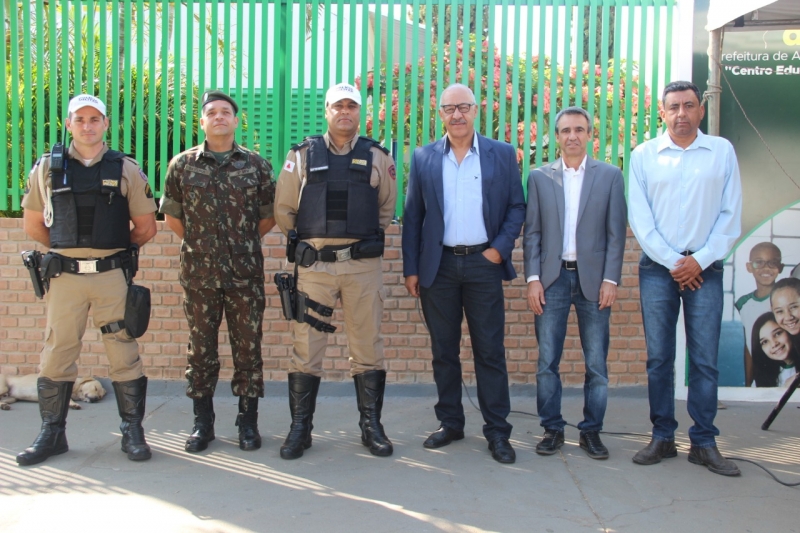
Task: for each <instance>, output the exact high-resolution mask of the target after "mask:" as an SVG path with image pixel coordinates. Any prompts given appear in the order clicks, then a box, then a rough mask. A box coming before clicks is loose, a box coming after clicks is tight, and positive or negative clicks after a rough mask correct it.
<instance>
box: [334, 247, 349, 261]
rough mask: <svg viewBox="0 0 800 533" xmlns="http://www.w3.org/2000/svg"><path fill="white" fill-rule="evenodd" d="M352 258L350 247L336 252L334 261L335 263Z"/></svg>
mask: <svg viewBox="0 0 800 533" xmlns="http://www.w3.org/2000/svg"><path fill="white" fill-rule="evenodd" d="M352 257H353V255H352V253H351V251H350V247H347V248H342V249H341V250H336V260H337V261H347V260H349V259H351V258H352Z"/></svg>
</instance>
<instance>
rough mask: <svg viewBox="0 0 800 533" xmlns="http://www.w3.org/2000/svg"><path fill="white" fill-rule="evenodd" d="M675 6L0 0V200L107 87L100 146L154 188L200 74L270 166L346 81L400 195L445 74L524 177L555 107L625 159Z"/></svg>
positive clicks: (486, 0)
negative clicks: (79, 108)
mask: <svg viewBox="0 0 800 533" xmlns="http://www.w3.org/2000/svg"><path fill="white" fill-rule="evenodd" d="M674 3H675V1H674V0H538V1H537V0H534V1H531V0H527V1H522V0H516V1H514V0H506V1H501V0H448V1H445V0H377V1H376V0H373V1H367V0H334V1H320V0H272V1H266V0H185V1H181V2H176V1H175V0H160V1H144V0H50V1H45V0H23V1H21V2H20V1H18V0H11V2H2V3H0V15H1V16H2V19H3V20H4V21H5V32H6V38H5V39H3V40H2V42H0V54H2V56H3V57H4V58H5V68H4V69H3V70H2V72H0V81H2V83H3V84H4V85H5V87H6V91H4V92H0V109H3V110H5V112H6V117H7V121H6V123H7V127H6V128H3V129H1V130H0V160H2V161H4V162H5V163H6V164H5V165H0V172H1V173H2V176H0V209H2V210H5V211H6V212H8V211H18V210H19V209H20V195H21V187H22V186H23V180H24V177H25V175H26V174H27V171H28V169H30V168H31V166H32V164H33V161H34V159H35V157H37V154H40V153H42V152H43V151H45V150H48V149H49V147H50V145H51V144H52V143H53V142H55V141H56V139H58V138H60V136H61V135H62V133H61V131H60V130H61V128H62V120H63V118H64V115H65V112H66V105H67V102H68V100H69V97H70V96H71V95H73V94H76V93H79V92H89V93H94V94H96V95H98V96H99V97H100V98H102V99H103V100H105V101H106V103H107V105H108V108H109V118H110V120H111V121H112V126H111V128H110V131H109V134H108V142H109V144H110V146H111V147H113V148H116V149H119V150H122V151H124V152H127V153H131V154H133V155H134V156H135V157H136V158H137V159H138V160H139V161H140V162H141V163H142V165H143V167H144V170H145V172H146V173H147V175H148V176H149V179H150V182H151V187H152V188H153V190H154V191H155V192H156V196H160V194H161V181H162V178H163V174H164V172H165V170H166V165H167V163H168V161H169V159H170V158H171V157H172V156H173V155H175V154H176V153H178V152H179V151H181V150H183V149H184V148H186V147H188V146H191V145H194V144H197V143H198V142H200V141H201V140H202V138H203V137H202V131H198V126H197V122H198V120H197V117H198V98H199V95H200V94H202V92H203V91H204V90H205V89H207V88H220V89H222V90H225V91H228V92H230V93H231V94H232V95H233V96H234V97H235V98H236V99H237V101H238V102H239V103H240V107H241V108H242V118H243V120H242V123H243V124H242V128H240V131H239V132H238V133H237V135H238V140H239V142H241V143H243V144H244V145H245V146H248V147H251V148H253V149H256V150H258V151H259V152H260V153H261V154H262V155H264V156H266V157H268V158H270V159H271V160H273V163H275V166H277V167H278V168H280V166H281V164H282V161H283V157H284V154H286V152H287V150H288V149H289V147H290V146H291V145H292V144H293V143H295V142H297V141H298V140H300V139H301V138H302V137H303V136H304V135H310V134H316V133H322V132H324V130H325V126H326V124H325V120H324V115H323V112H324V109H323V95H324V91H325V89H326V88H327V87H328V86H329V85H331V84H334V83H337V82H340V81H349V82H354V83H356V84H357V86H358V87H359V88H360V90H361V93H362V99H363V101H364V103H365V105H364V106H363V113H362V122H361V132H362V134H365V135H370V136H372V137H375V138H377V139H380V140H381V141H383V142H384V143H386V144H387V146H391V147H392V148H393V151H394V153H395V157H396V159H397V161H398V181H399V185H400V190H401V191H402V190H403V189H404V187H403V183H404V180H405V177H406V176H407V172H408V165H407V162H408V160H409V156H410V153H411V152H412V151H413V150H414V148H415V147H417V146H420V145H422V144H425V143H428V142H430V141H431V140H433V139H435V138H436V137H438V136H440V135H441V134H442V132H443V130H442V127H441V121H440V119H439V117H438V114H437V112H436V108H437V105H436V101H437V97H438V95H439V93H440V92H441V90H442V89H443V88H444V87H445V86H447V85H449V84H451V83H455V82H460V83H465V84H467V85H469V86H470V87H472V88H473V90H474V92H475V95H476V98H477V101H478V102H479V103H480V108H479V109H480V111H479V117H478V121H477V122H476V124H477V126H478V128H479V131H481V133H483V134H485V135H487V136H490V137H493V138H497V139H501V140H505V141H507V142H509V143H511V144H512V145H514V147H515V148H516V149H517V153H518V156H519V160H520V167H521V170H522V172H523V176H527V173H528V171H529V170H530V169H531V168H533V167H535V166H538V165H541V164H542V163H544V162H546V161H549V160H552V159H553V158H555V157H556V155H557V154H556V146H555V143H554V142H552V141H551V140H552V139H554V119H555V115H556V112H557V111H558V109H561V108H563V107H566V106H569V105H582V106H583V107H585V108H586V109H587V110H588V111H589V113H590V114H591V115H592V116H594V117H596V118H595V139H594V142H593V144H592V147H591V150H592V153H593V154H594V156H595V157H598V158H600V159H605V160H607V161H610V162H612V163H614V164H618V165H620V166H622V167H623V168H625V167H626V166H627V164H626V163H627V158H628V155H629V153H630V150H631V148H632V147H633V146H635V145H636V144H637V143H639V142H641V141H642V140H644V139H646V138H649V137H651V136H653V135H655V134H656V133H657V127H658V125H657V106H656V103H657V102H656V100H657V98H656V97H655V96H652V97H651V95H655V94H658V91H659V90H660V88H662V87H663V85H664V84H665V82H666V81H667V80H669V79H670V70H671V69H670V66H671V63H672V58H671V40H670V36H671V34H672V21H673V12H674ZM9 6H10V8H9ZM9 9H10V12H8V13H6V12H5V11H6V10H9ZM403 200H404V198H403V195H402V194H401V195H400V197H399V198H398V213H400V212H401V211H402V204H403Z"/></svg>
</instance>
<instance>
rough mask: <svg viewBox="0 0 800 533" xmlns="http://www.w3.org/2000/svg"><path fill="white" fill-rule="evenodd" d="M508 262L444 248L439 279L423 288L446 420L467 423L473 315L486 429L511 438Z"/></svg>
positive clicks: (452, 424) (440, 409)
mask: <svg viewBox="0 0 800 533" xmlns="http://www.w3.org/2000/svg"><path fill="white" fill-rule="evenodd" d="M502 277H503V267H502V265H497V264H494V263H492V262H491V261H489V260H488V259H486V258H485V257H484V256H483V254H480V253H476V254H471V255H464V256H456V255H453V254H452V253H448V252H443V253H442V262H441V263H440V265H439V271H438V272H437V274H436V278H435V279H434V281H433V284H432V285H431V286H430V287H428V288H425V287H421V288H420V300H421V301H422V310H423V311H424V313H425V321H426V323H427V324H428V329H429V330H430V334H431V351H432V352H433V379H434V381H436V390H437V392H438V394H439V401H438V402H437V404H436V406H435V407H434V411H435V412H436V418H437V419H438V420H439V421H440V422H441V424H442V425H443V426H447V427H449V428H451V429H455V430H457V431H463V429H464V422H465V419H464V407H463V405H462V404H461V359H460V358H459V354H460V353H461V322H462V321H463V319H464V316H465V315H466V317H467V326H468V327H469V337H470V341H471V342H472V354H473V357H474V358H475V377H476V378H477V382H478V404H479V405H480V408H481V414H482V415H483V420H484V422H485V424H484V426H483V434H484V436H485V437H486V439H487V440H489V441H491V440H493V439H495V438H497V437H505V438H508V437H509V436H510V435H511V424H509V423H508V421H506V417H507V416H508V413H509V412H510V410H511V401H510V399H509V391H508V371H507V369H506V350H505V347H504V345H503V338H504V336H503V329H504V327H505V309H504V305H503V302H504V297H503V280H502Z"/></svg>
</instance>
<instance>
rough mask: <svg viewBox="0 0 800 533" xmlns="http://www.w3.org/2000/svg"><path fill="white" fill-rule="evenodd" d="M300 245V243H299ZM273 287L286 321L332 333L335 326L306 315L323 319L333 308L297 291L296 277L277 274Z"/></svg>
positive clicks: (330, 313) (329, 314)
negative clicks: (318, 316)
mask: <svg viewBox="0 0 800 533" xmlns="http://www.w3.org/2000/svg"><path fill="white" fill-rule="evenodd" d="M301 244H302V243H301ZM274 281H275V285H276V286H277V287H278V294H279V295H280V297H281V307H282V308H283V317H284V318H285V319H286V320H295V321H297V322H299V323H300V324H303V323H305V324H308V325H309V326H311V327H312V328H314V329H316V330H317V331H322V332H323V333H333V332H334V331H336V326H333V325H331V324H328V323H327V322H323V321H322V320H319V319H318V318H316V317H313V316H311V315H309V314H308V309H311V310H313V311H315V312H316V313H317V314H319V315H320V316H323V317H329V316H331V315H333V308H332V307H328V306H327V305H322V304H321V303H319V302H316V301H314V300H312V299H311V298H309V297H308V294H306V293H305V292H303V291H300V290H298V289H297V284H296V283H295V281H296V277H295V276H293V275H292V274H289V273H288V272H278V273H277V274H275V277H274Z"/></svg>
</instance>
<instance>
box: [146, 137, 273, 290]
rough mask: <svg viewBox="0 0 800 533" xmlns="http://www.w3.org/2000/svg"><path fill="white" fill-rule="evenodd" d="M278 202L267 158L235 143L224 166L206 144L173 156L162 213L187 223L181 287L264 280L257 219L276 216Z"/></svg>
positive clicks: (248, 282) (196, 287)
mask: <svg viewBox="0 0 800 533" xmlns="http://www.w3.org/2000/svg"><path fill="white" fill-rule="evenodd" d="M274 201H275V183H274V181H273V179H272V167H271V166H270V164H269V162H267V160H266V159H264V158H262V157H261V156H260V155H258V154H257V153H255V152H251V151H249V150H247V149H245V148H242V147H241V146H239V145H237V144H234V148H233V152H232V153H231V154H229V155H228V156H227V157H226V158H225V159H224V161H223V162H222V163H221V164H220V163H218V162H217V160H216V159H215V157H214V155H213V154H211V153H210V152H208V151H207V150H206V147H205V145H204V144H203V145H200V146H195V147H194V148H191V149H189V150H187V151H185V152H182V153H181V154H178V155H177V156H176V157H174V158H173V159H172V161H171V162H170V164H169V169H168V170H167V175H166V180H165V184H164V197H163V199H162V202H161V212H162V213H165V214H167V215H170V216H172V217H175V218H177V219H179V220H181V222H183V226H184V238H183V244H182V246H181V273H180V282H181V285H182V286H184V287H187V288H194V289H201V288H233V287H243V286H247V285H248V284H250V283H253V282H258V283H263V280H264V256H263V254H262V252H261V237H260V235H259V233H258V223H259V221H260V220H261V219H265V218H271V217H272V216H273V204H274Z"/></svg>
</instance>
